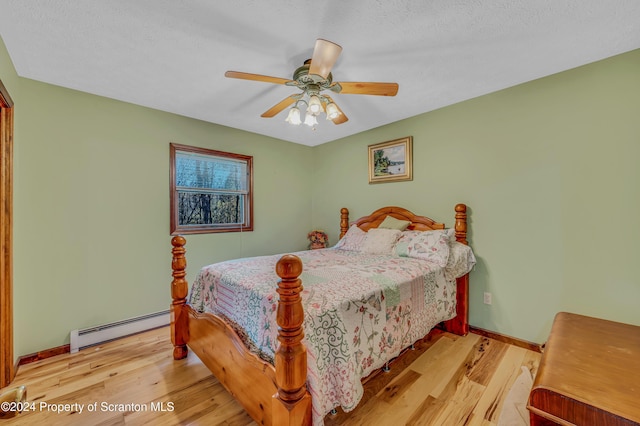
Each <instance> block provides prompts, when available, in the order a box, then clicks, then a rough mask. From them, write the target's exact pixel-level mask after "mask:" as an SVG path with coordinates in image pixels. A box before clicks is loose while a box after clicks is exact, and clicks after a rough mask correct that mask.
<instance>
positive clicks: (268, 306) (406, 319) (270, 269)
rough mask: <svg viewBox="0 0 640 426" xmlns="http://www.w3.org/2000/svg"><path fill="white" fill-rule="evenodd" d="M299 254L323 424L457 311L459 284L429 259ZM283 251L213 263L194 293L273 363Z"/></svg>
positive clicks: (312, 387) (316, 417) (311, 374)
mask: <svg viewBox="0 0 640 426" xmlns="http://www.w3.org/2000/svg"><path fill="white" fill-rule="evenodd" d="M294 254H296V255H297V256H299V257H300V258H301V260H302V263H303V268H304V271H303V273H302V275H301V279H302V284H303V286H304V291H303V292H302V301H303V306H304V311H305V322H304V331H305V339H304V342H305V344H306V347H307V365H308V375H307V386H308V389H309V392H310V393H311V395H312V400H313V407H312V416H313V423H314V424H316V425H321V424H323V418H324V416H325V415H326V414H327V413H328V412H329V411H330V410H331V409H332V408H334V407H336V406H338V405H340V406H342V408H343V409H344V410H345V411H350V410H352V409H353V408H355V406H356V405H357V403H358V402H359V401H360V399H361V398H362V395H363V387H362V384H361V381H360V380H361V378H363V377H366V376H367V375H368V374H369V373H370V372H372V371H373V370H375V369H378V368H380V367H382V366H383V365H384V364H385V362H386V361H388V360H390V359H392V358H394V357H396V356H397V355H398V354H399V353H400V351H401V350H402V349H404V348H406V347H407V346H409V345H411V344H412V343H413V342H415V341H416V340H418V339H420V338H422V337H423V336H424V335H426V334H427V333H428V332H429V330H431V328H433V326H435V325H436V324H438V323H439V322H441V321H444V320H447V319H450V318H453V317H454V316H455V300H456V294H455V292H456V284H455V280H454V281H447V280H446V279H445V276H444V274H443V270H442V268H440V267H438V266H436V265H435V264H432V263H429V262H428V261H425V260H420V259H413V258H408V257H395V256H385V255H368V254H362V253H359V252H353V251H345V250H337V249H332V248H330V249H323V250H311V251H304V252H298V253H294ZM280 257H281V255H276V256H262V257H254V258H248V259H237V260H231V261H226V262H222V263H217V264H214V265H209V266H206V267H204V268H202V270H201V271H200V273H199V274H198V277H197V278H196V280H195V281H194V283H193V286H192V289H191V293H190V304H191V305H192V306H193V307H194V309H197V310H199V311H208V312H213V313H215V314H218V315H222V316H225V317H227V318H228V319H230V320H231V321H232V322H234V323H235V324H236V325H237V326H239V327H241V328H242V329H244V331H245V333H246V338H248V339H250V340H251V343H252V345H251V346H255V347H256V348H257V351H258V353H259V355H260V356H261V357H263V358H265V359H267V360H270V361H271V362H273V356H274V353H275V348H276V343H277V325H276V306H277V300H278V299H277V293H276V287H277V281H278V280H279V278H278V276H277V275H276V273H275V264H276V262H277V261H278V259H279V258H280Z"/></svg>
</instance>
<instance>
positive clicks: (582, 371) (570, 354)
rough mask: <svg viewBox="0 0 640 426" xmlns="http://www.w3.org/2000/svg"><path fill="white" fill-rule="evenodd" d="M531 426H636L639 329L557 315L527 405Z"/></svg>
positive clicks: (639, 394) (639, 386)
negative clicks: (559, 425)
mask: <svg viewBox="0 0 640 426" xmlns="http://www.w3.org/2000/svg"><path fill="white" fill-rule="evenodd" d="M527 408H528V409H529V411H530V413H531V425H532V426H536V425H538V426H539V425H555V424H561V425H585V426H599V425H607V426H622V425H624V426H632V425H636V426H637V425H640V327H637V326H633V325H629V324H622V323H618V322H613V321H607V320H602V319H597V318H591V317H586V316H582V315H576V314H570V313H566V312H560V313H559V314H557V315H556V317H555V320H554V321H553V326H552V328H551V334H550V335H549V340H548V341H547V344H546V347H545V350H544V353H543V355H542V360H541V361H540V367H539V368H538V373H537V375H536V378H535V380H534V382H533V388H532V389H531V393H530V394H529V404H528V406H527Z"/></svg>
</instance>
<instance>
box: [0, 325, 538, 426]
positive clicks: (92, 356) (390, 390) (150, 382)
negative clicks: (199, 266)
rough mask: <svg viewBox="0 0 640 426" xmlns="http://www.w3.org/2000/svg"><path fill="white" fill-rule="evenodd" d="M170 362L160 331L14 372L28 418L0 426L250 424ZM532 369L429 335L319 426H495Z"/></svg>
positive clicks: (200, 369) (223, 396) (518, 359)
mask: <svg viewBox="0 0 640 426" xmlns="http://www.w3.org/2000/svg"><path fill="white" fill-rule="evenodd" d="M171 354H172V346H171V341H170V339H169V330H168V328H160V329H157V330H152V331H149V332H145V333H141V334H138V335H135V336H130V337H127V338H123V339H119V340H117V341H113V342H110V343H106V344H103V345H100V346H96V347H92V348H88V349H85V350H82V351H80V352H79V353H77V354H73V355H72V354H65V355H59V356H56V357H52V358H49V359H46V360H43V361H38V362H35V363H33V364H28V365H25V366H22V367H20V369H19V370H18V374H17V376H16V379H15V380H14V382H13V383H12V385H11V387H13V386H17V385H26V387H27V400H28V401H29V402H32V403H33V407H32V408H33V410H31V411H29V412H24V413H22V414H20V415H18V416H17V417H15V418H13V419H11V420H0V423H1V425H0V426H2V425H33V424H47V425H65V426H66V425H83V426H84V425H103V426H107V425H141V424H153V425H177V424H181V425H191V424H193V425H196V424H197V425H249V424H253V422H252V421H251V418H250V417H249V416H248V415H247V414H246V413H245V411H244V410H243V409H242V407H241V406H240V405H239V404H238V403H237V402H236V401H235V400H233V398H232V397H231V396H230V395H229V394H228V393H227V392H226V391H225V390H224V388H223V387H222V386H221V385H220V383H219V382H218V381H217V380H216V379H215V378H214V377H213V376H211V374H210V372H209V370H207V368H206V367H205V366H204V365H203V364H202V363H201V362H200V361H199V360H198V358H197V357H196V356H195V355H193V354H191V353H190V354H189V356H188V358H187V359H186V360H182V361H174V360H173V358H172V355H171ZM539 361H540V354H538V353H535V352H532V351H528V350H526V349H522V348H519V347H515V346H512V345H508V344H505V343H502V342H498V341H496V340H493V339H488V338H485V337H481V336H478V335H475V334H469V335H468V336H466V337H459V336H454V335H452V334H449V333H444V332H439V331H435V332H432V334H431V335H430V336H429V337H427V338H426V339H424V340H423V341H420V342H418V344H416V350H415V351H407V353H406V354H405V355H403V356H401V357H400V358H399V359H398V361H397V362H396V363H394V366H393V368H392V371H391V372H390V373H381V372H380V373H378V374H374V375H372V376H371V378H370V379H369V381H368V382H369V383H368V384H367V389H368V391H367V393H366V394H365V397H364V399H363V401H362V402H361V403H360V405H359V406H358V408H357V409H356V410H354V411H352V412H351V413H343V412H341V411H339V413H338V414H336V415H333V416H332V415H328V416H327V417H326V419H325V423H326V424H327V425H328V426H333V425H365V424H367V425H393V426H399V425H402V424H411V425H437V426H441V425H483V426H488V425H495V424H497V421H498V419H497V417H498V415H499V414H500V411H501V409H502V403H503V401H504V398H505V397H506V394H507V392H508V390H509V388H510V386H511V384H512V383H513V382H514V381H515V379H516V377H517V376H518V375H519V374H520V367H521V366H526V367H527V368H529V370H530V371H531V372H532V374H533V375H535V372H536V370H537V367H538V363H539ZM43 404H45V405H43ZM46 404H50V405H46ZM63 404H68V405H67V406H64V405H63ZM73 404H76V405H75V406H74V405H73ZM94 404H97V405H95V409H94V410H93V411H90V409H91V408H93V407H90V406H94ZM55 407H60V410H61V411H60V412H56V411H55ZM80 407H83V409H82V412H80Z"/></svg>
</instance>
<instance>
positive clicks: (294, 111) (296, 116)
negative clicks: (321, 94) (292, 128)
mask: <svg viewBox="0 0 640 426" xmlns="http://www.w3.org/2000/svg"><path fill="white" fill-rule="evenodd" d="M285 121H286V122H287V123H289V124H293V125H296V126H298V125H299V124H300V123H302V121H301V120H300V108H298V107H296V106H294V107H293V108H291V109H290V110H289V115H287V118H286V119H285ZM305 123H306V120H305Z"/></svg>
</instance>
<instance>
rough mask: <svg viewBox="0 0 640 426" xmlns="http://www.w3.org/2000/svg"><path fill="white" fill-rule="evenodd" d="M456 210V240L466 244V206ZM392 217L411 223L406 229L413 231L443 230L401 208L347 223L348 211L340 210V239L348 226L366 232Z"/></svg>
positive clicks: (390, 208) (385, 210)
mask: <svg viewBox="0 0 640 426" xmlns="http://www.w3.org/2000/svg"><path fill="white" fill-rule="evenodd" d="M455 210H456V223H455V233H456V240H457V241H459V242H461V243H463V244H467V206H466V205H465V204H458V205H456V207H455ZM387 216H392V217H394V218H396V219H399V220H408V221H410V222H411V225H409V228H408V229H411V230H415V231H430V230H435V229H444V228H445V225H444V223H439V222H436V221H435V220H433V219H430V218H428V217H426V216H418V215H416V214H414V213H412V212H410V211H409V210H407V209H403V208H402V207H395V206H391V207H382V208H380V209H378V210H376V211H374V212H373V213H371V214H370V215H369V216H363V217H361V218H360V219H358V220H355V221H353V222H351V223H349V210H348V209H347V208H344V207H343V208H342V209H341V210H340V238H342V237H343V236H344V234H346V232H347V231H348V230H349V226H350V225H358V227H360V229H362V230H363V231H368V230H369V229H371V228H377V227H378V225H380V224H381V223H382V221H383V220H384V218H385V217H387Z"/></svg>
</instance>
